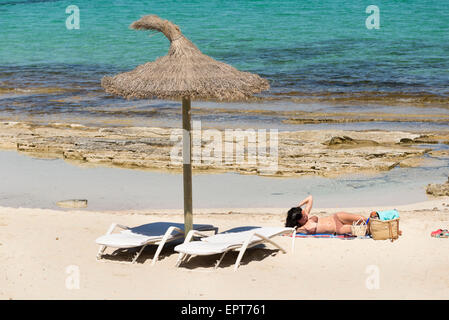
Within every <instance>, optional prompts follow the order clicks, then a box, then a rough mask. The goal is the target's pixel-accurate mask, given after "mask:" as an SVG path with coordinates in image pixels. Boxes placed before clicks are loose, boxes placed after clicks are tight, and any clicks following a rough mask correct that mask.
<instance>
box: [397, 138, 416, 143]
mask: <svg viewBox="0 0 449 320" xmlns="http://www.w3.org/2000/svg"><path fill="white" fill-rule="evenodd" d="M413 142H414V141H413V139H410V138H402V139H401V140H400V141H399V143H400V144H410V143H413Z"/></svg>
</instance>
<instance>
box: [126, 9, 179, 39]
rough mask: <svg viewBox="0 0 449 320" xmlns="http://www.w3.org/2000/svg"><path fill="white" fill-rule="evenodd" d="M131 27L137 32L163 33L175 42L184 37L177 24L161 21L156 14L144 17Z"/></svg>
mask: <svg viewBox="0 0 449 320" xmlns="http://www.w3.org/2000/svg"><path fill="white" fill-rule="evenodd" d="M129 27H130V28H131V29H135V30H155V31H159V32H162V33H163V34H164V35H165V36H166V37H167V38H168V40H170V41H173V40H175V39H177V38H179V37H180V36H181V35H182V33H181V30H180V29H179V27H178V26H177V25H176V24H174V23H173V22H171V21H168V20H164V19H161V18H159V17H158V16H157V15H155V14H149V15H146V16H143V17H142V18H140V19H139V20H137V21H134V22H133V23H131V25H130V26H129Z"/></svg>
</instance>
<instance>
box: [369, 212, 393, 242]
mask: <svg viewBox="0 0 449 320" xmlns="http://www.w3.org/2000/svg"><path fill="white" fill-rule="evenodd" d="M369 231H370V233H371V237H372V238H373V239H374V240H387V239H390V241H391V242H393V241H394V240H396V239H398V238H399V218H396V219H392V220H385V221H382V220H378V219H370V220H369Z"/></svg>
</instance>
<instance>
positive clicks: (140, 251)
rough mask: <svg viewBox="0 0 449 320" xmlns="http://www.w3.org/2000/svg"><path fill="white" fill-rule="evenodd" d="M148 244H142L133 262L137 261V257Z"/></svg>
mask: <svg viewBox="0 0 449 320" xmlns="http://www.w3.org/2000/svg"><path fill="white" fill-rule="evenodd" d="M146 246H147V245H144V246H142V248H141V249H140V250H139V252H138V253H137V254H136V255H135V257H134V259H133V261H132V262H131V263H134V262H136V261H137V258H138V257H139V256H140V254H141V253H142V251H143V249H145V248H146Z"/></svg>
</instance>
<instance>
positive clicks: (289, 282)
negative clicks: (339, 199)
mask: <svg viewBox="0 0 449 320" xmlns="http://www.w3.org/2000/svg"><path fill="white" fill-rule="evenodd" d="M434 208H436V209H434ZM379 209H383V208H379ZM397 209H399V211H400V213H401V224H400V227H401V229H402V231H403V236H402V237H400V239H399V240H398V241H395V242H393V243H391V242H389V241H374V240H371V239H368V240H339V239H296V248H295V251H294V252H291V250H290V240H291V239H290V238H288V237H279V238H277V240H278V241H279V243H280V244H282V245H283V246H284V247H285V248H286V249H287V250H288V253H287V254H282V253H281V252H277V251H276V250H274V248H273V247H270V246H267V247H266V248H265V249H263V248H253V249H250V250H249V251H248V252H247V253H246V254H245V256H244V258H243V260H242V265H241V266H240V268H239V269H238V271H237V272H233V268H232V267H233V262H234V261H235V259H236V256H237V254H236V253H231V254H229V255H228V256H227V257H225V259H224V260H223V262H222V264H221V266H220V267H219V268H218V269H217V270H214V269H213V264H214V262H215V260H216V259H217V256H210V257H195V258H192V259H191V260H190V261H189V262H188V263H186V264H184V265H183V266H182V267H181V268H175V267H174V265H175V262H176V259H177V254H176V253H175V252H174V251H173V247H172V246H171V247H170V246H169V247H167V248H166V249H165V250H164V251H163V254H162V255H161V258H160V261H159V262H158V263H157V264H156V265H155V266H154V267H152V266H151V263H150V262H151V257H152V256H153V254H154V252H155V248H153V247H149V248H147V250H145V252H144V254H143V256H142V257H141V258H140V259H139V260H138V263H136V264H134V265H130V264H124V263H118V262H116V261H117V260H118V261H125V260H129V259H130V258H131V254H121V255H119V256H118V257H117V258H116V259H117V260H115V261H111V260H108V261H106V262H98V261H96V259H95V256H96V253H97V250H98V247H97V245H96V244H95V239H96V238H97V237H98V236H100V235H102V234H104V233H105V232H106V230H107V229H108V227H109V226H110V224H111V223H113V222H117V223H121V224H125V225H128V226H136V225H140V224H144V223H149V222H156V221H175V222H182V221H183V218H182V214H180V213H179V211H177V212H176V213H173V212H170V211H163V210H158V211H157V212H150V211H145V212H139V213H134V214H130V213H128V212H122V213H105V212H89V211H52V210H40V209H22V208H20V209H13V208H0V261H1V264H0V299H448V298H449V255H448V252H449V239H435V238H431V237H430V232H431V231H433V230H436V229H438V228H447V229H449V198H443V199H439V200H434V201H427V202H424V203H419V204H415V205H407V206H400V207H397ZM336 210H337V209H314V210H313V214H317V215H319V216H320V215H321V216H323V215H328V214H330V213H332V212H335V211H336ZM338 210H341V209H338ZM345 210H346V211H348V212H353V213H363V214H368V213H369V211H370V210H371V208H369V209H368V208H365V209H363V208H349V209H345ZM226 212H228V210H225V209H208V210H205V209H204V210H198V211H197V212H196V215H195V217H194V222H195V223H212V224H214V225H216V226H218V227H219V228H220V231H223V230H226V229H228V228H231V227H237V226H245V225H260V226H269V225H276V226H280V225H282V222H283V220H284V214H285V213H284V212H285V209H240V210H236V209H232V212H233V213H231V214H226ZM109 250H110V251H107V252H109V253H110V252H112V251H113V250H112V249H109ZM69 266H76V268H79V289H68V288H67V286H66V282H68V284H69V287H70V281H69V280H70V279H74V277H75V273H76V271H75V273H74V271H73V270H76V268H75V269H70V268H69V269H67V268H68V267H69ZM71 270H72V271H71ZM67 271H69V273H67ZM70 272H72V273H70ZM376 272H378V284H379V287H378V288H376V281H375V278H374V277H375V275H376ZM71 277H72V278H71ZM370 280H373V281H370ZM367 283H368V286H367ZM370 284H371V285H370Z"/></svg>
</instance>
